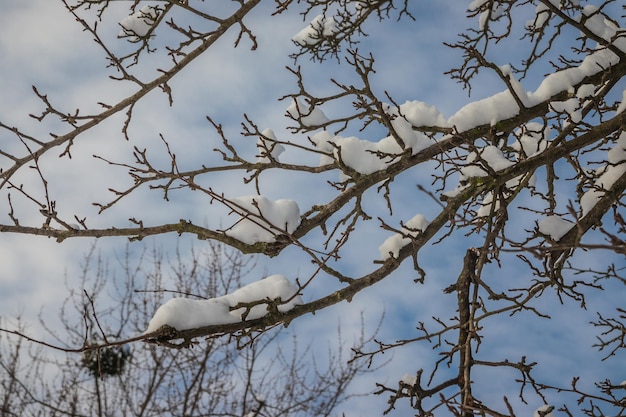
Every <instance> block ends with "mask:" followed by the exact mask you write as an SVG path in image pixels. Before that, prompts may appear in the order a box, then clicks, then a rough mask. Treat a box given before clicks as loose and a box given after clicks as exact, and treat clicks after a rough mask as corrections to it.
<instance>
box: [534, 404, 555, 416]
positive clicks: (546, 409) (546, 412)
mask: <svg viewBox="0 0 626 417" xmlns="http://www.w3.org/2000/svg"><path fill="white" fill-rule="evenodd" d="M552 410H554V406H552V405H548V404H544V405H542V406H541V407H539V408H538V409H537V410H535V412H534V413H533V417H554V413H552Z"/></svg>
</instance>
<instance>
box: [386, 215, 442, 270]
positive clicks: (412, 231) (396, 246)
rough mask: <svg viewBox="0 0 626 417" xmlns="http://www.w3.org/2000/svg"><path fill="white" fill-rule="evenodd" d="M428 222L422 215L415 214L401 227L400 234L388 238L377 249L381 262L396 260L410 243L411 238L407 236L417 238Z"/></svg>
mask: <svg viewBox="0 0 626 417" xmlns="http://www.w3.org/2000/svg"><path fill="white" fill-rule="evenodd" d="M429 224H430V222H429V221H428V220H426V218H425V217H424V215H422V214H417V215H415V216H414V217H413V218H412V219H411V220H409V221H408V222H406V223H405V224H404V226H403V227H402V233H396V234H395V235H393V236H390V237H388V238H387V239H386V240H385V241H384V242H383V244H382V245H380V247H379V248H378V251H379V252H380V257H381V258H382V260H383V261H386V260H387V259H389V258H391V257H394V258H397V257H398V255H399V254H400V249H402V248H403V247H405V246H406V245H408V244H409V243H411V238H410V237H408V236H413V237H415V236H417V235H418V234H419V233H421V232H423V231H424V230H426V228H427V227H428V225H429Z"/></svg>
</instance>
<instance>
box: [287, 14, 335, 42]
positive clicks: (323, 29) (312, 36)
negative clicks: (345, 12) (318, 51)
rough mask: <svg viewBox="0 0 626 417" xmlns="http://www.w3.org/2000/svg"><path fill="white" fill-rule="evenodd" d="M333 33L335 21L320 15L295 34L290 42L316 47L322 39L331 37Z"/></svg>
mask: <svg viewBox="0 0 626 417" xmlns="http://www.w3.org/2000/svg"><path fill="white" fill-rule="evenodd" d="M335 32H336V24H335V19H332V18H330V19H328V18H326V17H325V16H324V15H321V14H320V15H317V16H315V18H314V19H313V20H312V21H311V23H310V24H309V26H307V27H305V28H304V29H302V30H301V31H300V32H298V33H297V34H295V35H294V37H293V38H291V40H292V41H294V42H295V43H296V44H298V45H300V46H307V45H317V44H318V43H320V42H321V41H322V39H323V38H328V37H332V36H333V35H334V34H335Z"/></svg>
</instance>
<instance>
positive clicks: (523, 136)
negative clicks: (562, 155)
mask: <svg viewBox="0 0 626 417" xmlns="http://www.w3.org/2000/svg"><path fill="white" fill-rule="evenodd" d="M515 135H516V136H517V137H518V139H517V140H516V141H515V142H514V143H513V144H512V145H511V147H512V148H513V149H514V150H515V151H517V152H518V153H521V152H522V151H523V153H524V155H525V156H526V157H528V158H530V157H532V156H535V155H537V154H539V153H541V152H543V151H544V150H545V149H546V147H547V146H548V141H549V140H550V136H551V135H552V128H551V127H549V126H544V125H543V124H541V123H537V122H530V123H526V124H525V125H524V126H523V128H522V129H518V130H516V131H515Z"/></svg>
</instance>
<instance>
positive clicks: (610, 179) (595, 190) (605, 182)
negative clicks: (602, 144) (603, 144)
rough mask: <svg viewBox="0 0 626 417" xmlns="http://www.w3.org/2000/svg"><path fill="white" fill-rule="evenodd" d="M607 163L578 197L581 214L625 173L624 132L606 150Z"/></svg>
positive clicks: (588, 209) (625, 141)
mask: <svg viewBox="0 0 626 417" xmlns="http://www.w3.org/2000/svg"><path fill="white" fill-rule="evenodd" d="M607 161H608V164H607V165H606V166H603V167H601V168H599V169H598V172H597V174H598V175H599V176H598V178H597V179H596V180H595V181H594V184H593V187H592V188H590V189H589V190H588V191H586V192H585V193H584V194H583V195H582V197H581V198H580V207H581V210H582V215H583V216H585V215H587V213H589V211H590V210H591V209H592V208H593V207H594V206H595V205H596V204H597V203H598V201H600V199H601V198H602V196H604V193H605V192H606V190H609V189H610V188H611V187H612V186H613V184H614V183H615V181H617V180H618V179H619V178H620V177H621V176H622V175H624V174H626V132H622V134H621V135H620V137H619V139H618V140H617V143H616V144H615V146H614V147H613V148H611V150H610V151H609V152H608V156H607Z"/></svg>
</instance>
